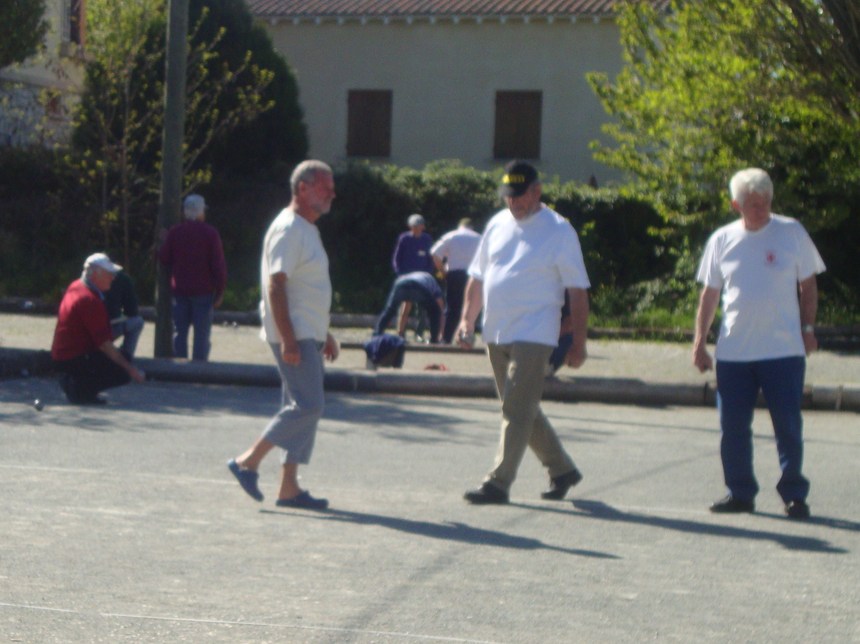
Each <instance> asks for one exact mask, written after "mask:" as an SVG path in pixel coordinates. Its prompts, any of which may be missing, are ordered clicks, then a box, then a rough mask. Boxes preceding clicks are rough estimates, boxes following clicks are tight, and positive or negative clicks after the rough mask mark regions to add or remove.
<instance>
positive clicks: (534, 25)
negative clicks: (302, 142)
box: [265, 20, 621, 183]
mask: <svg viewBox="0 0 860 644" xmlns="http://www.w3.org/2000/svg"><path fill="white" fill-rule="evenodd" d="M265 26H266V28H267V29H268V31H269V33H270V35H271V37H272V39H273V42H274V44H275V47H276V48H277V49H278V50H279V51H280V52H282V53H283V55H284V56H285V58H286V59H287V62H288V63H289V64H290V66H291V67H292V68H293V69H294V71H295V72H296V75H297V77H298V82H299V88H300V97H299V98H300V101H301V103H302V106H303V108H304V110H305V121H306V123H307V125H308V130H309V135H310V144H311V149H310V154H311V155H312V156H314V157H319V158H322V159H326V160H329V161H333V162H337V161H340V160H343V159H344V158H345V156H346V136H347V132H346V128H347V93H348V91H349V90H350V89H390V90H393V115H392V136H391V157H390V158H389V159H385V161H387V162H391V163H395V164H397V165H405V166H411V167H422V166H423V165H424V164H426V163H427V162H429V161H432V160H436V159H447V158H457V159H460V160H462V161H463V162H464V163H466V164H468V165H473V166H476V167H479V168H484V169H489V168H493V167H497V166H499V165H502V164H503V160H500V159H494V158H493V136H494V113H495V93H496V91H499V90H540V91H542V92H543V115H542V122H543V123H542V136H541V158H540V159H539V160H538V163H539V165H540V167H541V169H542V171H543V172H544V174H545V176H550V177H551V176H554V175H557V176H559V177H560V178H561V179H562V180H577V181H587V180H588V179H589V177H590V176H591V175H595V177H596V178H597V179H598V181H600V182H601V183H603V182H604V181H605V180H607V179H611V178H616V175H615V173H614V172H613V171H612V170H610V169H608V168H606V167H605V166H602V165H600V164H598V163H597V162H595V161H594V160H593V159H592V157H591V152H590V150H589V142H590V141H591V140H593V139H595V138H598V137H599V136H600V125H601V123H603V122H605V121H606V120H607V118H608V117H607V116H606V114H605V112H604V111H603V108H602V107H601V106H600V103H599V101H598V100H597V98H596V97H595V96H594V94H593V92H592V91H591V89H590V88H589V86H588V84H587V82H586V80H585V73H586V72H588V71H604V72H608V73H610V75H614V74H615V73H617V71H618V70H620V68H621V52H620V45H619V43H618V31H617V28H616V26H615V24H614V23H612V22H609V21H602V22H599V23H595V22H593V21H591V20H581V21H577V22H570V21H568V20H556V21H554V22H552V23H547V22H546V21H532V22H530V23H524V22H523V21H513V20H510V21H507V22H505V23H500V22H499V21H483V22H482V23H481V24H477V23H476V22H475V21H465V20H464V21H462V22H460V23H459V24H453V23H452V22H450V21H449V22H437V23H436V24H430V23H429V22H426V21H423V22H414V23H413V24H411V25H409V24H407V23H405V22H392V23H391V24H388V25H385V24H382V23H381V22H370V23H368V24H366V25H362V24H360V23H358V22H346V23H344V24H342V25H338V24H337V23H335V22H323V23H321V24H312V23H308V22H304V23H299V24H293V23H292V22H280V23H277V24H275V25H271V24H266V25H265Z"/></svg>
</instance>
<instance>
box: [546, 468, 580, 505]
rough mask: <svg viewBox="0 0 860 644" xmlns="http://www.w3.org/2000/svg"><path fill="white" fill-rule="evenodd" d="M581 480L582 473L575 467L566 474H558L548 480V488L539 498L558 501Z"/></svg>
mask: <svg viewBox="0 0 860 644" xmlns="http://www.w3.org/2000/svg"><path fill="white" fill-rule="evenodd" d="M581 480H582V473H581V472H580V471H579V470H578V469H576V468H575V467H574V468H573V469H572V470H571V471H570V472H568V473H567V474H560V475H558V476H555V477H553V478H551V479H550V480H549V487H548V488H547V489H546V490H545V491H544V492H541V495H540V498H542V499H547V500H550V501H560V500H561V499H563V498H564V495H565V494H567V491H568V490H569V489H570V488H572V487H573V486H574V485H576V484H577V483H579V482H580V481H581Z"/></svg>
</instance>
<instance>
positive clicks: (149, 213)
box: [73, 0, 306, 261]
mask: <svg viewBox="0 0 860 644" xmlns="http://www.w3.org/2000/svg"><path fill="white" fill-rule="evenodd" d="M209 4H211V5H212V7H214V8H216V9H218V8H222V7H223V6H224V4H226V3H225V2H224V0H222V1H221V2H211V3H209ZM196 7H197V9H196V13H195V14H194V15H193V22H192V23H191V24H192V28H191V33H190V34H189V61H188V79H187V94H188V98H187V105H186V137H185V148H184V161H183V171H184V177H185V179H184V182H185V188H186V190H192V189H194V188H195V187H196V186H198V185H200V184H205V183H207V182H208V181H210V180H211V176H212V175H211V166H212V163H213V161H214V159H213V157H211V156H207V155H208V154H209V150H210V149H211V148H213V146H215V145H216V144H219V143H221V142H223V141H224V138H225V137H226V136H228V135H229V134H230V133H231V132H232V131H233V130H234V129H236V128H237V127H239V126H241V125H243V124H249V123H252V122H254V121H255V119H257V118H258V117H259V116H260V115H262V114H265V113H266V112H267V111H269V110H271V109H272V108H273V107H274V105H275V102H274V99H273V98H271V97H267V96H266V95H265V92H266V91H267V89H268V87H269V86H270V85H271V84H272V83H273V81H274V79H275V77H276V74H277V73H284V72H285V71H286V68H285V67H283V68H281V69H279V70H277V71H273V70H271V69H267V68H264V67H262V66H260V65H259V64H258V63H257V61H256V60H255V58H254V53H253V52H252V51H251V50H250V49H248V48H247V47H246V43H244V42H243V40H242V37H243V35H245V36H247V34H248V33H250V32H249V31H248V30H247V29H246V30H245V31H242V28H241V26H240V28H236V29H235V31H233V24H231V23H230V22H229V21H230V19H231V17H235V15H236V14H235V12H234V13H233V14H231V13H229V12H217V11H216V12H215V13H214V14H213V13H212V12H210V8H209V7H208V6H202V3H198V4H197V5H196ZM234 8H235V7H234ZM87 11H88V23H89V24H91V25H93V28H92V29H91V31H90V33H89V40H88V46H87V49H88V54H89V57H90V61H91V62H89V63H88V65H87V70H86V87H85V91H84V94H83V96H82V100H81V109H80V112H79V114H78V119H77V127H76V130H75V134H74V139H73V141H74V148H75V151H76V152H77V156H76V159H77V161H78V163H79V164H80V167H81V168H82V169H83V170H84V174H85V176H86V177H87V178H88V179H89V180H90V181H91V185H92V187H93V189H94V193H95V194H94V199H95V201H96V202H97V203H99V204H100V208H101V211H102V223H103V229H104V231H105V245H106V246H108V247H109V246H110V245H111V241H112V239H113V236H114V235H115V231H116V229H117V227H119V226H121V230H122V233H121V239H122V246H123V250H124V255H125V258H126V259H125V261H129V255H130V254H131V253H132V251H145V250H146V249H147V248H148V247H149V244H150V243H151V240H152V238H153V237H152V231H153V229H154V214H155V201H156V199H155V196H156V195H157V191H158V189H159V181H158V176H159V170H160V153H161V149H160V137H161V129H162V123H163V92H164V90H163V87H164V79H163V75H164V58H163V56H164V38H165V2H164V0H128V1H126V2H123V3H120V4H117V3H115V2H112V1H111V0H90V2H88V5H87ZM245 13H246V14H247V10H245ZM222 21H223V22H222ZM240 22H241V21H240ZM252 31H253V30H252ZM237 34H238V35H237ZM270 49H271V45H270ZM280 82H281V83H282V84H283V81H280ZM296 110H297V108H296ZM298 128H299V129H300V130H301V131H302V132H303V125H302V124H301V121H300V113H299V125H298ZM301 143H302V145H300V146H298V148H299V150H298V154H299V155H304V153H305V147H303V146H306V143H305V141H304V139H302V142H301ZM250 156H251V157H252V158H251V159H248V158H247V157H246V158H245V159H244V160H245V161H246V162H249V163H251V164H252V165H253V164H254V163H255V161H254V160H253V155H250ZM134 240H146V241H145V242H143V244H144V245H143V246H141V247H138V248H135V247H133V241H134ZM138 243H140V242H138ZM141 255H142V256H144V257H146V256H148V253H145V252H141Z"/></svg>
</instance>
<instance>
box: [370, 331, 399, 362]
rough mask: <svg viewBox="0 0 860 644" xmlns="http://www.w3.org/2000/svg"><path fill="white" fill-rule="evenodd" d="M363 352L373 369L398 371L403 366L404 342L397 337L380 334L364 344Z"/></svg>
mask: <svg viewBox="0 0 860 644" xmlns="http://www.w3.org/2000/svg"><path fill="white" fill-rule="evenodd" d="M364 352H365V353H366V354H367V359H368V360H369V361H370V362H372V363H373V365H374V366H375V367H394V368H395V369H399V368H401V367H402V366H403V355H404V354H405V353H406V342H405V341H404V340H403V338H401V337H400V336H399V335H392V334H390V333H382V334H380V335H375V336H373V337H372V338H370V340H368V341H367V342H365V343H364Z"/></svg>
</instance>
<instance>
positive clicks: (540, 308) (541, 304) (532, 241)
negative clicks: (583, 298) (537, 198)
mask: <svg viewBox="0 0 860 644" xmlns="http://www.w3.org/2000/svg"><path fill="white" fill-rule="evenodd" d="M469 275H470V276H472V277H473V278H474V279H476V280H480V281H481V282H482V283H483V292H484V327H483V332H482V333H483V337H484V341H485V342H488V343H497V344H509V343H511V342H535V343H538V344H547V345H550V346H553V347H554V346H556V344H557V343H558V333H559V328H560V326H561V307H562V304H564V291H565V289H567V288H588V287H589V286H590V283H589V281H588V274H587V273H586V271H585V263H584V262H583V259H582V248H581V247H580V245H579V237H577V235H576V231H575V230H574V229H573V226H571V225H570V222H568V221H567V220H566V219H564V218H563V217H562V216H561V215H559V214H558V213H556V212H554V211H553V210H550V209H549V208H547V207H546V206H543V207H542V208H541V209H540V210H539V211H538V212H537V213H535V214H534V215H532V216H530V217H528V218H526V219H524V220H522V221H517V220H516V219H515V218H514V216H513V215H512V214H511V211H510V210H508V209H507V208H506V209H504V210H502V211H500V212H498V213H497V214H496V215H494V216H493V218H492V219H491V220H490V222H489V223H488V224H487V227H486V229H485V230H484V234H483V235H482V237H481V241H480V243H479V244H478V250H477V252H476V253H475V258H474V259H473V260H472V264H471V265H470V266H469Z"/></svg>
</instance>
